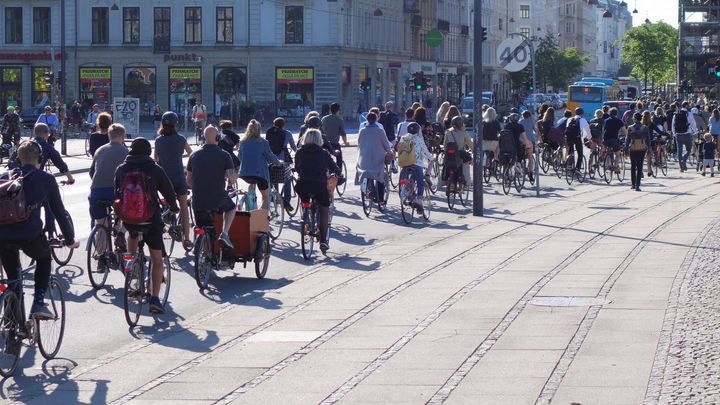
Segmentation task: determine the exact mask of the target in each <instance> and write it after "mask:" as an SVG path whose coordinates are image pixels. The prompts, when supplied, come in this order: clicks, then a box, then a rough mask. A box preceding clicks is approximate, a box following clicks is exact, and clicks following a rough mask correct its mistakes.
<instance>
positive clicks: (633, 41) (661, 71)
mask: <svg viewBox="0 0 720 405" xmlns="http://www.w3.org/2000/svg"><path fill="white" fill-rule="evenodd" d="M621 42H622V59H623V61H624V62H625V63H627V64H629V65H631V66H632V74H633V75H635V76H637V77H639V78H641V79H643V81H644V82H645V87H646V88H647V84H648V80H651V81H652V82H653V83H654V84H656V85H663V84H665V83H667V82H669V81H671V80H672V79H673V77H675V74H674V72H675V56H676V49H677V44H678V32H677V29H675V28H673V27H672V26H671V25H669V24H667V23H664V22H658V23H654V24H643V25H640V26H638V27H634V28H631V29H630V30H628V31H627V32H626V33H625V35H623V37H622V39H621Z"/></svg>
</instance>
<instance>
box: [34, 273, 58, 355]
mask: <svg viewBox="0 0 720 405" xmlns="http://www.w3.org/2000/svg"><path fill="white" fill-rule="evenodd" d="M45 299H46V300H47V301H49V302H48V309H49V310H50V312H52V313H53V317H52V318H51V319H45V320H37V321H35V325H36V327H37V331H38V335H37V343H38V349H40V354H42V356H43V357H45V358H46V359H47V360H50V359H52V358H55V356H56V355H57V353H58V351H60V345H62V341H63V336H64V335H65V296H64V295H63V290H62V288H61V287H60V283H59V282H58V281H57V279H56V278H55V277H51V278H50V284H49V285H48V289H47V291H46V292H45Z"/></svg>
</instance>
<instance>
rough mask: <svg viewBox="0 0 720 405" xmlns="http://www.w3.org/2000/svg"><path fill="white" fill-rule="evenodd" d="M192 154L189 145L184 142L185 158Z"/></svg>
mask: <svg viewBox="0 0 720 405" xmlns="http://www.w3.org/2000/svg"><path fill="white" fill-rule="evenodd" d="M192 152H193V151H192V148H191V147H190V144H189V143H187V142H185V153H186V155H185V156H190V154H191V153H192Z"/></svg>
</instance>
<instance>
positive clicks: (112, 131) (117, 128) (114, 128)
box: [108, 124, 125, 139]
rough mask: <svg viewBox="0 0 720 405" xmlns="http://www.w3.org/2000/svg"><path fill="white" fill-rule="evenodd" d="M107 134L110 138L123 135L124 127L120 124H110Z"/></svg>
mask: <svg viewBox="0 0 720 405" xmlns="http://www.w3.org/2000/svg"><path fill="white" fill-rule="evenodd" d="M108 136H109V137H110V139H118V138H120V137H121V136H125V127H124V126H122V124H112V125H110V128H108Z"/></svg>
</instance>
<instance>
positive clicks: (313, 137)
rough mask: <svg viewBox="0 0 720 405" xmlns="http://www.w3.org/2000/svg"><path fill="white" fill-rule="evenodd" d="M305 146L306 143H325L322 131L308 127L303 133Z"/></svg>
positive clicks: (318, 144)
mask: <svg viewBox="0 0 720 405" xmlns="http://www.w3.org/2000/svg"><path fill="white" fill-rule="evenodd" d="M302 142H303V146H304V145H317V146H322V145H323V139H322V133H321V132H320V131H319V130H317V129H308V130H307V132H305V135H303V141H302Z"/></svg>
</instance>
